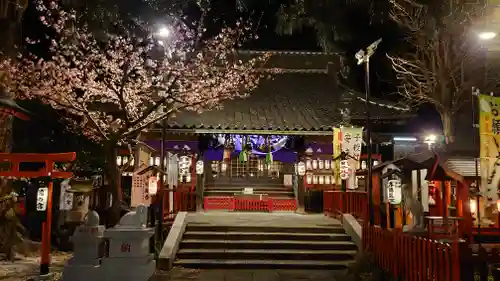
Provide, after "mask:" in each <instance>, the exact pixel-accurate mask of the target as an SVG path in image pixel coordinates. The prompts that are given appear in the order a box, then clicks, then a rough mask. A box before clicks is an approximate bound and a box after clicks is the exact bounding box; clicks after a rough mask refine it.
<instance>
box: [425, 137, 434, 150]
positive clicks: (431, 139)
mask: <svg viewBox="0 0 500 281" xmlns="http://www.w3.org/2000/svg"><path fill="white" fill-rule="evenodd" d="M436 141H437V137H436V135H433V134H431V135H427V136H426V137H425V138H424V143H426V144H427V145H428V146H429V150H432V146H433V145H434V144H435V143H436Z"/></svg>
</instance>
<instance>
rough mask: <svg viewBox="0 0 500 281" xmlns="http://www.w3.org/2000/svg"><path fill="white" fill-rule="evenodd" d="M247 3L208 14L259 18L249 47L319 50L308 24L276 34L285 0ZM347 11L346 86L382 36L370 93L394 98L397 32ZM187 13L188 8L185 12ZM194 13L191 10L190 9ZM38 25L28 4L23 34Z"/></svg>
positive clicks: (428, 122)
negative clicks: (363, 52) (359, 58)
mask: <svg viewBox="0 0 500 281" xmlns="http://www.w3.org/2000/svg"><path fill="white" fill-rule="evenodd" d="M238 1H243V0H238ZM246 1H248V2H247V5H245V8H244V9H239V7H237V4H236V3H237V1H227V0H213V4H214V5H213V8H212V12H211V18H212V19H213V20H214V22H215V23H214V25H215V26H222V25H223V24H225V23H231V22H234V21H235V20H236V19H237V18H240V17H250V18H252V19H253V20H254V21H255V22H259V25H258V31H257V32H258V35H259V39H258V40H255V41H252V42H248V43H247V44H246V45H245V46H244V47H245V48H247V49H253V50H287V51H288V50H297V51H321V48H320V47H319V46H318V44H317V42H316V37H315V31H314V30H313V29H312V28H307V27H306V28H303V29H302V30H301V31H297V32H294V34H293V35H288V36H285V35H278V34H277V33H276V23H277V18H276V13H277V11H278V9H279V6H280V4H281V2H283V1H286V0H259V1H254V0H246ZM346 12H348V13H349V17H347V18H348V19H352V21H351V22H348V23H346V25H347V26H349V29H352V40H351V41H350V42H349V43H348V44H345V45H343V46H342V49H343V50H342V51H345V57H346V58H348V59H352V61H351V62H350V70H351V72H352V78H351V79H352V80H351V81H349V83H347V84H349V86H351V87H353V88H355V89H356V90H357V91H360V92H364V70H363V67H361V66H357V65H356V64H355V61H354V54H355V53H356V52H357V51H358V50H359V49H361V48H366V47H367V46H368V45H369V44H371V43H372V42H373V41H375V40H377V39H378V38H382V39H383V41H382V43H381V44H380V45H379V47H378V49H377V52H376V54H375V55H374V56H373V57H372V60H371V75H370V79H371V84H372V85H371V87H370V88H371V94H372V96H374V97H380V98H384V99H388V100H393V101H396V100H398V96H397V95H396V94H394V93H395V91H396V89H395V86H394V85H395V83H394V82H393V81H394V77H393V74H392V72H391V69H390V66H389V62H388V60H387V58H386V53H388V52H392V51H394V48H395V47H396V48H397V47H398V46H400V42H402V41H403V40H402V38H401V36H400V35H399V34H398V32H397V30H396V29H394V28H393V27H391V26H390V25H388V24H387V23H385V24H382V25H381V24H370V20H369V19H368V18H366V12H365V11H355V10H354V11H346ZM189 13H191V12H189V11H188V14H189ZM191 15H192V16H193V15H194V16H195V13H191ZM38 26H39V25H37V24H36V15H35V13H34V9H33V7H30V8H29V9H28V10H27V11H26V14H25V18H24V28H23V32H24V34H23V35H24V36H25V37H26V36H30V35H31V34H30V32H31V33H32V34H33V32H35V33H36V32H38V30H37V29H39V27H38ZM418 115H419V118H418V119H417V120H415V121H414V122H411V123H412V124H410V125H409V127H408V129H409V130H411V131H422V130H429V129H434V128H436V127H438V126H439V118H438V116H437V114H436V113H435V112H434V110H433V109H432V108H430V107H423V108H422V109H421V110H420V112H419V114H418Z"/></svg>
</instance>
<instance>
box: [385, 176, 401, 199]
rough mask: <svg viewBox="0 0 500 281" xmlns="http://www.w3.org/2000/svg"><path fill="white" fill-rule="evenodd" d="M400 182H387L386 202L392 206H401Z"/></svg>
mask: <svg viewBox="0 0 500 281" xmlns="http://www.w3.org/2000/svg"><path fill="white" fill-rule="evenodd" d="M401 199H402V195H401V181H400V180H389V181H388V182H387V200H388V201H389V203H390V204H392V205H397V204H401Z"/></svg>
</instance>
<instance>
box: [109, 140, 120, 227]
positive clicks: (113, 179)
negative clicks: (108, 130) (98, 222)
mask: <svg viewBox="0 0 500 281" xmlns="http://www.w3.org/2000/svg"><path fill="white" fill-rule="evenodd" d="M117 146H118V145H117V142H115V141H109V142H108V143H106V145H105V148H106V173H107V175H108V186H107V187H108V190H107V191H108V192H109V193H110V194H111V196H112V204H111V208H110V209H109V211H108V214H107V217H106V225H107V226H108V227H112V226H115V225H116V224H117V223H118V222H119V221H120V210H121V198H120V188H121V186H120V179H119V177H120V171H119V168H118V165H117V163H116V157H117V152H116V148H117Z"/></svg>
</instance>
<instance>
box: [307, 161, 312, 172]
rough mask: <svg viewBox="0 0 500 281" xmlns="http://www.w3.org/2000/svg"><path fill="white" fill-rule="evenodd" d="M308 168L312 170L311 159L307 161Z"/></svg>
mask: <svg viewBox="0 0 500 281" xmlns="http://www.w3.org/2000/svg"><path fill="white" fill-rule="evenodd" d="M306 169H307V170H308V171H310V170H312V163H311V159H307V161H306Z"/></svg>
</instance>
